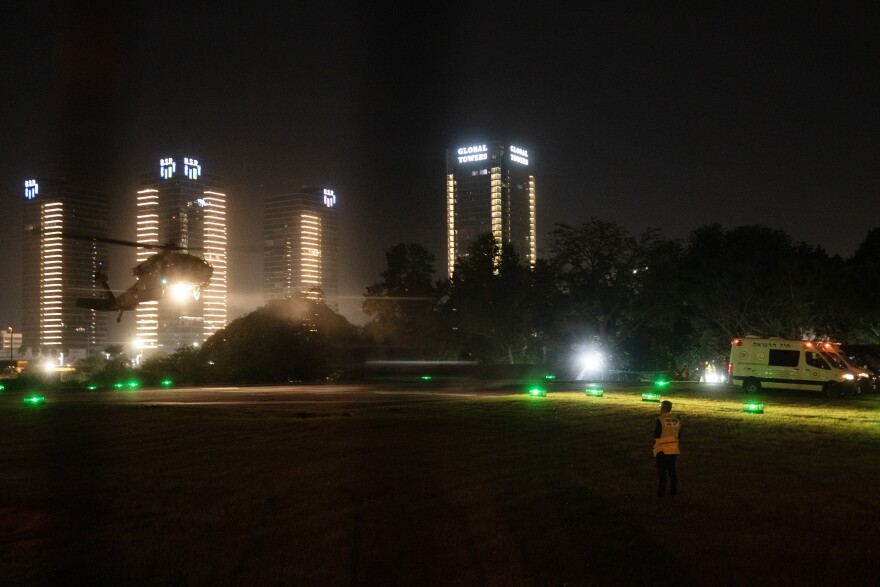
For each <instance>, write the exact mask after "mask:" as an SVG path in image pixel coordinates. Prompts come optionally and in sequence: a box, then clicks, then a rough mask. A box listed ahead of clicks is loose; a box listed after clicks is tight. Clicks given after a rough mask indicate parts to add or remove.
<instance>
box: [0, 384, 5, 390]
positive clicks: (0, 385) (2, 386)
mask: <svg viewBox="0 0 880 587" xmlns="http://www.w3.org/2000/svg"><path fill="white" fill-rule="evenodd" d="M4 389H6V386H5V385H3V384H2V383H0V391H3V390H4Z"/></svg>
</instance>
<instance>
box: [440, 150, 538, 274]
mask: <svg viewBox="0 0 880 587" xmlns="http://www.w3.org/2000/svg"><path fill="white" fill-rule="evenodd" d="M446 228H447V230H446V245H447V246H446V248H447V253H448V255H447V272H448V274H449V276H450V277H452V272H453V270H454V269H455V260H456V259H457V258H458V257H460V256H462V255H464V254H466V253H467V248H468V246H469V245H470V244H471V243H473V242H474V241H475V240H476V239H477V237H478V236H480V235H482V234H487V233H488V234H491V235H492V236H494V237H495V239H496V240H497V241H498V242H499V243H502V244H512V245H514V247H515V250H516V252H517V254H518V255H519V256H520V259H522V260H523V261H527V262H528V264H529V266H530V267H534V266H535V262H536V261H537V259H538V252H537V243H536V227H535V176H534V175H533V174H532V173H531V171H530V166H529V152H528V151H527V150H526V149H524V148H522V147H518V146H516V145H511V144H509V143H502V142H494V143H483V144H475V145H465V146H462V147H457V148H455V149H452V150H447V151H446Z"/></svg>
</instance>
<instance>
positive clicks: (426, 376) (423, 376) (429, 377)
mask: <svg viewBox="0 0 880 587" xmlns="http://www.w3.org/2000/svg"><path fill="white" fill-rule="evenodd" d="M431 379H433V378H432V377H431V376H430V375H422V381H430V380H431Z"/></svg>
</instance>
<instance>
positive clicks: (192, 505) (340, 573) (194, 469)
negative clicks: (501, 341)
mask: <svg viewBox="0 0 880 587" xmlns="http://www.w3.org/2000/svg"><path fill="white" fill-rule="evenodd" d="M641 391H642V390H636V389H629V390H625V389H619V390H614V389H607V390H606V396H605V397H604V398H588V397H586V396H584V395H583V394H582V393H552V392H551V393H550V394H549V395H548V396H547V397H537V398H532V397H529V396H527V395H524V394H512V395H501V394H498V395H495V396H491V397H468V396H460V397H440V396H427V395H419V394H413V396H411V397H410V398H409V399H408V400H407V401H402V400H401V398H399V397H396V396H395V397H392V396H382V395H375V396H373V399H370V400H369V401H345V402H340V403H331V402H324V403H322V402H313V403H308V404H301V405H300V404H292V403H291V404H279V405H271V404H268V403H267V404H265V405H262V404H261V405H241V406H215V405H192V406H155V407H150V406H143V405H138V404H134V403H102V402H77V401H65V402H53V401H47V403H46V404H45V405H43V406H39V407H36V409H31V408H26V407H23V405H22V403H21V401H20V400H21V397H20V396H17V397H11V396H10V395H9V394H6V395H5V396H0V536H2V548H0V568H2V574H0V583H2V584H16V585H20V584H71V583H73V582H77V583H81V584H119V585H132V584H209V585H216V584H259V585H266V584H284V585H368V584H382V585H394V584H397V585H447V584H464V585H471V584H473V585H663V584H669V585H677V586H681V585H713V586H714V585H854V584H856V585H861V584H864V585H867V584H871V585H873V584H875V583H876V581H877V576H878V573H880V554H878V553H880V545H878V541H880V531H878V522H880V512H878V497H877V492H878V485H880V396H868V397H865V398H858V399H844V400H827V399H824V398H820V397H816V396H811V395H797V394H793V393H790V394H784V395H783V394H777V395H771V394H769V393H767V394H765V395H764V396H763V398H762V399H763V401H764V403H765V404H766V413H765V414H763V415H756V414H746V413H743V412H742V403H743V399H742V397H740V396H738V395H736V394H734V393H732V392H729V391H716V392H710V393H707V392H706V391H705V390H676V389H675V388H673V389H672V390H670V391H669V392H668V393H666V394H665V396H664V397H668V398H669V399H672V400H673V402H674V403H675V412H677V413H678V414H679V416H680V417H681V419H682V421H683V424H684V426H683V435H682V453H683V454H682V456H681V457H680V459H679V463H678V471H679V479H680V480H679V495H678V496H676V497H665V498H658V497H657V496H656V495H655V471H654V468H653V460H652V457H651V444H652V430H653V420H654V418H655V417H656V414H657V412H658V409H659V408H658V405H657V404H655V403H646V402H642V401H640V394H641ZM712 393H715V394H716V395H714V396H713V395H712ZM48 399H50V400H51V399H52V398H48Z"/></svg>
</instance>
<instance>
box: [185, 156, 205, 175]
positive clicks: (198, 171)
mask: <svg viewBox="0 0 880 587" xmlns="http://www.w3.org/2000/svg"><path fill="white" fill-rule="evenodd" d="M183 174H184V175H185V176H187V177H188V178H189V179H191V180H193V181H195V180H197V179H198V178H199V177H200V176H201V175H202V166H201V165H199V160H198V159H193V158H191V157H184V158H183Z"/></svg>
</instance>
